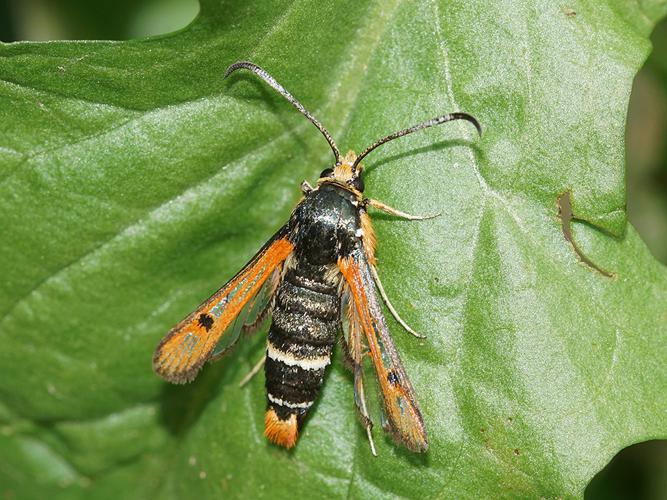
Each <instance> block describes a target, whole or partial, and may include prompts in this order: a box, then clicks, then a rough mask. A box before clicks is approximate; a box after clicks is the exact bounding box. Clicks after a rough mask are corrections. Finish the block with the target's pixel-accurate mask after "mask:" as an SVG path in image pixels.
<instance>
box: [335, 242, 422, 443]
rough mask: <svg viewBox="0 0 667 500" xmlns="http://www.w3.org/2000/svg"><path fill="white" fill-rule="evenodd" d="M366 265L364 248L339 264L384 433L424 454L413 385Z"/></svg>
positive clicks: (342, 259)
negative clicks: (378, 397) (372, 375)
mask: <svg viewBox="0 0 667 500" xmlns="http://www.w3.org/2000/svg"><path fill="white" fill-rule="evenodd" d="M369 265H370V264H369V263H368V262H367V260H366V258H365V256H364V254H363V249H357V250H355V251H354V252H353V254H352V255H351V256H350V257H346V258H341V259H339V261H338V267H339V269H340V271H341V273H342V274H343V277H344V278H345V281H346V283H347V286H348V287H349V291H350V296H351V297H352V300H353V302H354V309H355V317H354V318H352V320H353V321H357V322H358V324H359V325H360V326H361V328H362V329H363V331H364V333H365V334H366V340H367V343H368V349H369V354H370V357H371V359H372V360H373V365H374V367H375V372H376V374H377V378H378V382H379V384H380V389H381V392H382V398H383V402H384V410H385V416H386V417H387V425H385V430H386V431H388V432H390V433H391V434H392V436H393V437H394V439H395V440H396V441H398V442H400V443H403V444H405V446H407V447H408V449H410V450H412V451H416V452H423V451H426V450H427V449H428V438H427V436H426V428H425V426H424V421H423V419H422V415H421V411H420V409H419V404H418V403H417V400H416V398H415V394H414V390H413V389H412V384H410V380H409V379H408V376H407V374H406V373H405V369H404V368H403V365H402V364H401V360H400V358H399V356H398V352H397V351H396V348H395V347H394V344H393V342H392V340H391V337H390V336H389V329H388V328H387V324H386V323H385V320H384V316H383V314H382V310H381V308H380V305H379V303H378V300H377V296H376V294H375V284H374V282H373V278H372V276H371V274H370V271H369V268H368V266H369Z"/></svg>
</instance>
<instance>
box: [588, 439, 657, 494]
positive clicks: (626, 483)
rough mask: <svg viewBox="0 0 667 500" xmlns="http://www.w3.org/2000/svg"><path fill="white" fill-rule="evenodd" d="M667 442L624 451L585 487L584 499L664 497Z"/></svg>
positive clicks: (635, 446)
mask: <svg viewBox="0 0 667 500" xmlns="http://www.w3.org/2000/svg"><path fill="white" fill-rule="evenodd" d="M665 471H667V440H664V439H663V440H653V441H645V442H643V443H638V444H634V445H632V446H628V447H627V448H624V449H623V450H621V451H620V452H619V453H617V454H616V455H615V456H614V458H612V459H611V461H610V462H609V463H608V464H607V465H606V466H605V467H604V469H602V470H601V471H600V472H598V473H597V474H596V475H595V477H593V479H592V480H591V482H590V483H589V484H588V486H586V490H585V492H584V498H585V499H587V500H597V499H610V500H615V499H619V500H620V499H625V498H646V499H650V498H656V499H657V498H665V497H666V495H667V490H666V489H665V481H664V474H665Z"/></svg>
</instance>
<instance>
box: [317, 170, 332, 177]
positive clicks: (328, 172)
mask: <svg viewBox="0 0 667 500" xmlns="http://www.w3.org/2000/svg"><path fill="white" fill-rule="evenodd" d="M323 177H333V168H325V169H324V170H322V173H321V174H320V179H321V178H323Z"/></svg>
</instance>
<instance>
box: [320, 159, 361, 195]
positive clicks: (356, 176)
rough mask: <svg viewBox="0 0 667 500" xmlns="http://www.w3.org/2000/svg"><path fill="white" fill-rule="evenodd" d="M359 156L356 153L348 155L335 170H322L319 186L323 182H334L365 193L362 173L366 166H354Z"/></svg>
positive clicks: (335, 166) (334, 167) (359, 164)
mask: <svg viewBox="0 0 667 500" xmlns="http://www.w3.org/2000/svg"><path fill="white" fill-rule="evenodd" d="M356 159H357V155H356V154H354V151H348V153H347V154H346V155H345V156H344V157H343V158H342V161H341V162H340V163H337V164H336V165H334V166H333V168H327V169H324V170H322V173H321V174H320V178H319V180H318V181H317V182H318V184H320V183H322V182H334V183H336V184H341V185H343V186H349V187H350V188H352V189H355V190H356V191H359V192H360V193H363V192H364V179H363V178H362V173H363V170H364V166H363V165H362V164H361V163H358V164H357V165H355V164H354V162H355V160H356Z"/></svg>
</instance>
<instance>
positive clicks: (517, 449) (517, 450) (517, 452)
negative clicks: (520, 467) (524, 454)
mask: <svg viewBox="0 0 667 500" xmlns="http://www.w3.org/2000/svg"><path fill="white" fill-rule="evenodd" d="M514 454H515V455H516V456H517V457H518V456H519V455H521V450H520V449H519V448H514Z"/></svg>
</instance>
